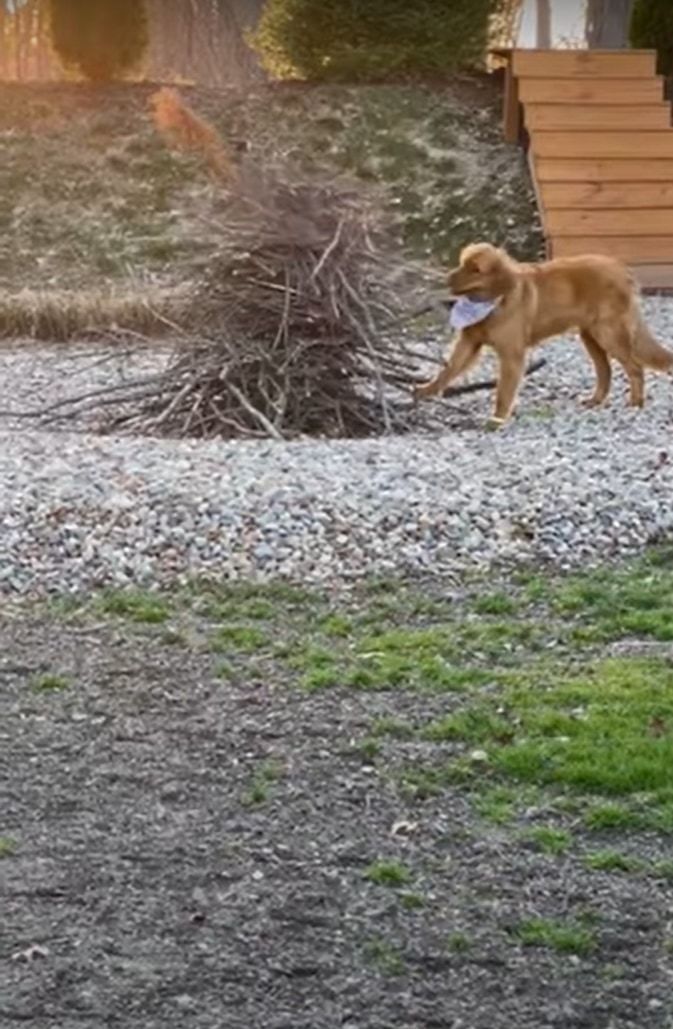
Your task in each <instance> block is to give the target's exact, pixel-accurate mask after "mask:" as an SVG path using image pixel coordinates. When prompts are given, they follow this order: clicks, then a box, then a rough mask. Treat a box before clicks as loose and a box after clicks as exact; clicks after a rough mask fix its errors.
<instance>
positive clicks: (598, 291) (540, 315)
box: [414, 243, 673, 428]
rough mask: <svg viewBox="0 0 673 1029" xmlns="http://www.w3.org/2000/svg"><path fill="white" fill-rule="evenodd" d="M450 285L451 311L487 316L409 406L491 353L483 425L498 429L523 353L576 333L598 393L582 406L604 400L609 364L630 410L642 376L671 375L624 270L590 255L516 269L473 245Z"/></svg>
mask: <svg viewBox="0 0 673 1029" xmlns="http://www.w3.org/2000/svg"><path fill="white" fill-rule="evenodd" d="M448 282H449V288H450V290H451V292H452V293H453V294H454V296H456V297H458V298H459V300H458V304H457V305H456V306H455V307H454V309H453V310H454V311H456V310H457V309H458V308H459V306H460V303H461V299H462V298H467V300H468V301H471V302H472V306H473V307H474V308H475V309H476V310H477V312H479V310H481V311H482V313H483V312H487V313H485V316H483V317H482V320H479V321H477V322H476V324H469V323H468V324H466V326H465V327H463V328H461V329H460V331H459V332H458V335H457V338H456V341H455V345H454V347H453V350H452V352H451V353H450V354H449V355H448V357H447V359H446V360H445V363H444V364H443V366H442V367H441V369H440V370H439V372H438V374H437V375H436V376H435V377H434V378H433V379H431V380H430V381H429V382H425V383H422V384H419V385H418V386H416V387H415V389H414V398H415V399H420V398H422V397H434V396H438V395H441V394H442V393H443V392H444V390H445V389H446V388H447V386H448V385H449V383H450V382H452V381H453V380H454V379H457V378H458V377H459V376H462V375H464V374H465V372H467V371H468V369H470V368H471V367H473V366H474V365H475V364H476V363H477V361H478V360H479V358H480V356H481V353H482V351H483V348H484V347H485V346H489V347H491V348H492V349H493V350H494V351H495V353H496V356H497V359H498V365H499V367H498V381H497V385H496V394H495V405H494V409H493V415H492V417H491V419H490V420H489V425H490V427H492V428H499V427H500V426H502V425H504V424H505V423H506V422H507V420H508V419H509V418H510V416H511V414H512V411H513V409H514V406H515V403H516V398H517V394H518V391H519V387H520V385H521V381H522V379H523V377H524V374H525V368H526V359H527V351H529V350H530V349H531V348H532V347H535V346H537V345H538V344H539V343H542V342H544V341H545V340H547V339H549V338H550V337H552V336H558V335H560V334H561V333H564V332H569V331H572V330H576V331H579V334H580V337H581V339H582V343H583V344H584V347H585V349H586V351H587V353H588V355H589V357H590V359H591V361H592V363H593V366H594V369H595V372H596V386H595V389H594V392H593V394H592V395H591V396H590V397H589V398H587V399H586V400H585V401H583V403H584V405H585V406H588V407H599V406H600V405H602V404H603V403H605V401H606V400H607V398H608V395H609V393H610V385H611V380H612V366H611V361H612V360H614V361H617V362H618V364H620V365H621V366H622V368H623V369H624V371H625V373H626V376H627V378H628V381H629V401H630V404H631V405H632V406H633V407H642V406H643V404H644V403H645V381H644V380H645V377H644V370H645V368H653V369H655V370H657V371H671V370H672V369H673V352H671V351H670V350H667V349H666V348H665V347H663V346H661V345H660V344H659V343H658V342H657V341H656V340H655V339H654V337H653V336H652V334H651V332H650V331H649V329H648V327H647V325H646V324H645V321H644V319H643V315H642V313H641V310H640V306H639V301H638V290H637V287H636V284H635V281H634V279H633V277H632V275H631V273H630V271H629V269H628V268H627V267H626V266H625V265H623V264H622V263H621V262H620V261H617V260H614V259H613V258H611V257H603V256H600V255H598V254H596V255H593V254H588V255H586V256H583V257H560V258H556V259H555V260H550V261H543V262H541V263H540V264H522V263H520V262H519V261H515V260H514V259H513V258H512V257H510V256H509V254H507V253H506V252H505V251H504V250H502V249H500V248H498V247H495V246H492V245H491V244H490V243H473V244H471V245H470V246H468V247H465V249H464V250H463V251H462V252H461V254H460V262H459V264H458V267H457V268H454V269H452V270H451V271H450V272H449V276H448ZM489 312H490V313H489ZM477 316H479V315H478V314H477ZM454 324H455V321H454Z"/></svg>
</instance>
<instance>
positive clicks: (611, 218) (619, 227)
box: [545, 207, 673, 247]
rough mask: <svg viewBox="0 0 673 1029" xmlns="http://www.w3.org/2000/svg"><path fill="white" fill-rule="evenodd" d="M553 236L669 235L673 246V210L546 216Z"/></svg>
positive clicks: (560, 211) (550, 213)
mask: <svg viewBox="0 0 673 1029" xmlns="http://www.w3.org/2000/svg"><path fill="white" fill-rule="evenodd" d="M545 228H546V230H547V232H549V233H550V234H551V235H552V236H668V237H669V239H670V244H671V247H673V207H669V208H658V209H656V210H651V209H650V210H642V209H639V210H636V211H634V210H625V211H620V210H610V211H572V210H567V209H565V208H564V209H558V208H553V209H552V210H550V211H546V213H545Z"/></svg>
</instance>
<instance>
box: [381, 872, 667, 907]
mask: <svg viewBox="0 0 673 1029" xmlns="http://www.w3.org/2000/svg"><path fill="white" fill-rule="evenodd" d="M662 878H663V877H662ZM399 900H400V904H401V905H402V907H403V908H404V909H405V911H420V909H421V908H422V907H425V899H424V897H423V896H422V895H421V894H420V893H413V892H411V891H409V890H405V891H404V892H403V893H400V894H399Z"/></svg>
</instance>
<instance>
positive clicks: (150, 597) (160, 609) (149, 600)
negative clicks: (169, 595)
mask: <svg viewBox="0 0 673 1029" xmlns="http://www.w3.org/2000/svg"><path fill="white" fill-rule="evenodd" d="M100 608H101V610H102V611H103V613H104V614H107V615H115V616H117V617H118V618H128V619H129V621H132V622H137V623H139V624H144V625H160V624H162V623H163V622H166V621H167V620H168V619H169V617H170V609H169V607H168V604H167V602H166V600H165V599H164V598H162V597H161V596H159V595H157V594H154V593H145V592H140V591H131V590H128V591H127V590H120V591H114V592H112V591H110V592H107V593H104V594H103V596H102V598H101V602H100Z"/></svg>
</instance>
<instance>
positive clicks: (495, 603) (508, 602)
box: [473, 593, 517, 615]
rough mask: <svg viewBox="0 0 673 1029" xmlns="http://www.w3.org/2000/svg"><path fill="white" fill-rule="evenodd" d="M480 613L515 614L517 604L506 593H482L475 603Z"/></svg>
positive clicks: (476, 609)
mask: <svg viewBox="0 0 673 1029" xmlns="http://www.w3.org/2000/svg"><path fill="white" fill-rule="evenodd" d="M473 607H474V610H475V611H476V612H477V614H480V615H513V614H515V613H516V609H517V605H516V603H515V601H514V600H513V599H512V597H508V596H507V594H506V593H482V594H481V596H479V597H477V598H476V600H475V601H474V604H473Z"/></svg>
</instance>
